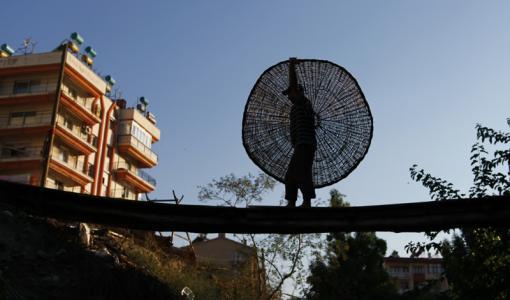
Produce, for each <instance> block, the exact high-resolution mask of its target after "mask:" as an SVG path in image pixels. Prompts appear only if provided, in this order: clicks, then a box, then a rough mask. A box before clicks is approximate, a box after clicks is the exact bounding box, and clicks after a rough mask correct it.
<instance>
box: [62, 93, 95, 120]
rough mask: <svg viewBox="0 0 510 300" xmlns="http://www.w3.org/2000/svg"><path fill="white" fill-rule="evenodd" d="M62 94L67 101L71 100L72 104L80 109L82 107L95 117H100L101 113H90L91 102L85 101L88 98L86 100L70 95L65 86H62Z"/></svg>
mask: <svg viewBox="0 0 510 300" xmlns="http://www.w3.org/2000/svg"><path fill="white" fill-rule="evenodd" d="M62 93H63V94H64V95H66V96H67V97H68V98H69V99H71V100H73V101H74V102H76V103H78V104H79V105H80V106H81V107H83V108H84V109H86V110H88V111H90V112H91V113H92V114H94V115H95V116H96V117H101V112H100V111H96V112H93V111H92V101H90V100H89V101H87V99H89V98H86V97H81V96H77V95H73V94H72V93H70V92H69V91H68V90H67V89H66V88H65V86H64V85H63V86H62Z"/></svg>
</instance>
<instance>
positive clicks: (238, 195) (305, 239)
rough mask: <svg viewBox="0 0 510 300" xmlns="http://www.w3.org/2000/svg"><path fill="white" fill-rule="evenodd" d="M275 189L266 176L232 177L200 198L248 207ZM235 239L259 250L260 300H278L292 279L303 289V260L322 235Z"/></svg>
mask: <svg viewBox="0 0 510 300" xmlns="http://www.w3.org/2000/svg"><path fill="white" fill-rule="evenodd" d="M275 185H276V181H275V180H274V179H272V178H271V177H269V176H267V175H265V174H263V173H261V174H259V175H257V176H253V175H251V174H248V175H245V176H243V177H237V176H235V175H234V174H229V175H226V176H223V177H220V178H219V179H217V180H216V179H213V181H212V182H211V183H209V184H207V185H205V186H199V187H198V188H199V193H198V198H199V200H201V201H216V202H219V203H220V204H221V205H225V206H235V207H248V206H249V205H251V204H253V203H255V202H260V201H262V196H263V195H264V194H265V193H266V192H269V191H271V190H273V189H274V187H275ZM234 237H235V238H237V239H238V240H239V241H247V242H248V244H249V245H250V246H252V247H255V249H256V250H257V259H258V264H257V265H258V266H259V272H260V274H259V276H257V278H259V282H258V291H259V295H258V297H257V299H264V298H265V299H274V297H276V296H277V295H278V294H279V293H281V289H282V286H283V284H284V283H285V282H286V281H288V280H291V279H292V280H293V282H294V284H295V286H301V284H302V281H303V278H304V276H303V274H304V273H305V271H306V270H305V269H306V268H305V267H304V266H305V264H304V263H303V259H304V258H305V257H306V255H307V254H308V253H310V252H311V251H314V249H315V248H316V247H318V245H319V243H317V241H318V239H319V237H320V235H317V234H308V235H303V234H301V235H300V234H297V235H285V234H265V235H255V234H235V235H234Z"/></svg>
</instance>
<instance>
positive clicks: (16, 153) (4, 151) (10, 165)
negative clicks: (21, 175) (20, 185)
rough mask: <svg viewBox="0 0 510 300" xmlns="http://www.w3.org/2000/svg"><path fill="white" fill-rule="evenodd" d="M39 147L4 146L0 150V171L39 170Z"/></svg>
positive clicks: (40, 148)
mask: <svg viewBox="0 0 510 300" xmlns="http://www.w3.org/2000/svg"><path fill="white" fill-rule="evenodd" d="M41 151H42V146H41V147H26V146H22V145H9V144H7V145H6V144H4V145H2V147H1V148H0V170H2V171H11V170H33V169H40V168H41Z"/></svg>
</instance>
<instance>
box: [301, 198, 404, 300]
mask: <svg viewBox="0 0 510 300" xmlns="http://www.w3.org/2000/svg"><path fill="white" fill-rule="evenodd" d="M343 197H344V195H342V194H340V193H339V192H338V191H337V190H332V191H331V192H330V203H331V206H333V207H344V206H349V203H348V202H345V201H344V200H343ZM385 253H386V242H385V241H384V240H382V239H379V238H377V236H376V235H375V233H373V232H363V233H361V232H360V233H346V232H336V233H330V234H329V235H328V236H327V248H326V251H325V254H324V255H318V256H317V257H316V258H315V260H314V261H313V262H312V264H311V265H310V276H309V277H308V283H309V289H308V291H307V293H306V299H394V298H395V297H397V292H396V289H395V286H394V285H393V282H392V281H391V279H390V277H389V275H388V273H387V272H386V270H384V268H383V258H384V254H385Z"/></svg>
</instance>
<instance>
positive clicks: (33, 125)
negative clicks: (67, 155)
mask: <svg viewBox="0 0 510 300" xmlns="http://www.w3.org/2000/svg"><path fill="white" fill-rule="evenodd" d="M50 128H51V112H46V111H43V112H38V111H35V112H11V113H8V114H3V115H0V136H9V135H17V136H20V135H30V134H45V133H47V132H48V130H49V129H50Z"/></svg>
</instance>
